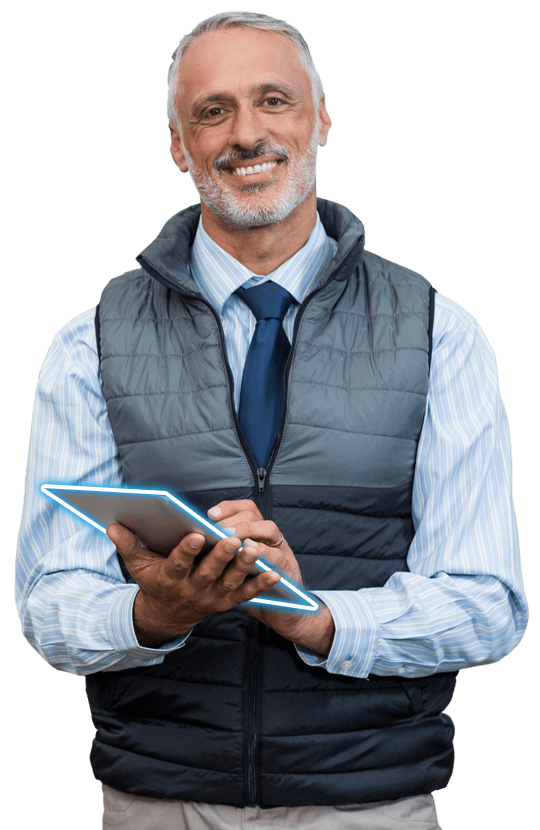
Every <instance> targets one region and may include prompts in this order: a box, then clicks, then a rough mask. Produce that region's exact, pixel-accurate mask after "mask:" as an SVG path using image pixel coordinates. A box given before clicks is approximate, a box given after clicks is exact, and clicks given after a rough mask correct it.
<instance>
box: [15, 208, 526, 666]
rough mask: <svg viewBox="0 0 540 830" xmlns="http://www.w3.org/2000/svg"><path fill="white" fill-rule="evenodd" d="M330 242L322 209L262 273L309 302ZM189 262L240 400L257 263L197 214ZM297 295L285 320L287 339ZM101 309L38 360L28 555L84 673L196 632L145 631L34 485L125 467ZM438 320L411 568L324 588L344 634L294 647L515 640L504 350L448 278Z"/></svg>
mask: <svg viewBox="0 0 540 830" xmlns="http://www.w3.org/2000/svg"><path fill="white" fill-rule="evenodd" d="M335 248H336V244H335V242H333V240H329V239H328V238H327V237H326V235H325V233H324V229H323V228H322V225H321V224H320V222H319V221H318V222H317V225H316V227H315V229H314V231H313V233H312V235H311V237H310V239H309V240H308V243H307V244H306V245H305V246H304V248H302V249H301V251H299V252H298V253H297V254H296V255H295V256H294V257H292V258H291V259H290V260H289V261H288V262H287V263H285V264H284V265H282V266H281V267H280V268H278V269H277V270H276V271H274V272H273V273H272V274H268V275H267V276H266V277H264V278H263V279H272V280H274V281H275V282H278V283H279V284H280V285H283V287H285V288H287V290H288V291H290V293H291V294H292V295H293V296H294V297H295V299H296V300H297V301H298V303H300V302H302V300H303V298H304V297H305V296H306V294H307V293H308V291H309V289H310V287H312V285H313V281H314V279H315V278H316V275H317V273H319V272H322V270H323V269H325V268H326V266H327V265H328V264H329V262H330V260H331V258H332V256H333V255H334V253H335ZM191 268H192V273H193V275H194V277H195V279H196V280H197V281H198V283H199V285H200V288H201V291H202V292H203V294H204V295H205V296H206V298H207V299H208V300H209V301H210V302H211V303H213V305H214V306H215V307H216V309H217V310H218V312H219V313H220V315H221V319H222V321H223V327H224V331H225V340H226V348H227V353H228V357H229V361H230V364H231V368H232V372H233V377H234V386H235V390H234V391H235V400H236V405H237V406H238V396H239V390H240V382H241V376H242V369H243V364H244V360H245V356H246V353H247V349H248V346H249V342H250V339H251V335H252V333H253V330H254V327H255V320H254V317H253V315H252V314H251V312H250V311H249V309H248V308H247V306H246V305H245V304H244V303H242V301H241V300H240V299H239V298H237V297H235V296H234V295H233V294H232V292H233V291H234V290H235V289H236V288H238V287H239V286H240V285H246V287H249V286H250V285H252V284H255V282H256V278H255V279H254V278H253V276H252V275H251V273H250V272H249V271H248V270H247V269H245V268H244V266H242V265H241V264H240V263H238V262H237V261H236V260H234V259H233V257H231V256H230V255H229V254H227V253H226V252H225V251H223V250H222V249H220V248H219V247H218V246H217V245H216V243H214V242H213V240H211V239H210V237H208V235H207V234H206V233H205V231H204V229H203V228H202V225H199V230H198V233H197V237H196V240H195V244H194V247H193V250H192V260H191ZM296 309H297V306H296V305H295V306H294V307H293V308H291V309H290V310H289V312H288V314H287V317H286V319H285V323H284V327H285V331H286V333H287V336H288V337H289V339H291V338H292V327H293V324H294V317H295V314H296ZM94 314H95V311H94V310H91V311H88V312H86V313H84V314H82V315H80V316H79V317H77V318H76V319H75V320H73V321H72V322H71V323H69V324H68V325H67V326H65V327H64V328H63V329H62V331H60V332H59V334H58V335H57V336H56V337H55V339H54V341H53V344H52V346H51V348H50V350H49V353H48V354H47V357H46V359H45V363H44V365H43V369H42V371H41V374H40V378H39V383H38V388H37V392H36V400H35V406H34V417H33V426H32V434H31V438H30V452H29V462H28V471H27V477H26V492H25V500H24V508H23V521H22V525H21V531H20V536H19V547H18V560H17V606H18V610H19V614H20V617H21V621H22V626H23V632H24V634H25V636H26V637H27V638H28V640H29V642H30V643H31V644H32V645H33V646H34V648H36V649H37V651H38V652H39V653H40V654H41V655H42V656H43V657H44V658H45V659H46V660H47V661H48V662H49V663H51V664H52V665H53V666H55V667H56V668H58V669H61V670H63V671H68V672H72V673H75V674H83V675H84V674H90V673H92V672H96V671H100V670H105V671H107V670H110V671H117V670H120V669H125V668H129V667H133V666H148V665H152V664H155V663H160V662H161V661H162V660H163V658H164V656H165V654H167V653H168V652H169V651H172V650H174V649H175V648H179V647H181V645H182V644H183V642H184V641H185V639H186V638H183V639H179V640H175V641H173V642H171V643H168V644H166V645H165V646H163V647H162V648H161V649H150V648H144V647H142V646H140V645H139V644H138V642H137V639H136V637H135V633H134V630H133V624H132V605H133V600H134V597H135V594H136V592H137V590H138V589H137V586H136V585H129V584H126V583H125V582H124V581H123V578H122V575H121V572H120V569H119V566H118V561H117V558H116V554H115V551H114V547H113V545H112V544H111V543H110V542H109V541H108V539H106V538H105V537H104V536H103V535H102V534H101V533H99V532H98V531H94V530H92V528H90V527H88V528H87V527H85V526H82V527H81V523H80V522H79V521H78V520H77V519H76V518H75V517H74V516H72V515H71V514H70V513H69V512H68V511H65V510H62V508H60V507H59V506H58V505H56V504H55V503H54V502H52V501H51V500H50V499H48V498H47V497H46V496H44V495H43V494H42V493H41V492H40V491H39V487H40V486H41V484H42V483H44V482H58V483H66V482H71V483H77V484H94V485H110V486H114V485H118V484H121V483H122V475H121V470H120V463H119V457H118V451H117V448H116V446H115V443H114V439H113V436H112V432H111V429H110V425H109V421H108V417H107V410H106V405H105V402H104V400H103V396H102V392H101V386H100V381H99V369H98V359H97V350H96V339H95V329H94ZM433 334H434V337H433V356H432V369H431V377H430V387H429V393H428V405H427V412H426V418H425V422H424V427H423V431H422V435H421V439H420V444H419V447H418V455H417V465H416V475H415V481H414V490H413V516H414V522H415V529H416V535H415V537H414V540H413V543H412V545H411V548H410V550H409V554H408V559H407V561H408V566H409V572H403V573H396V574H394V575H393V576H392V577H391V578H390V580H389V581H388V582H387V583H386V585H385V586H384V587H382V588H368V589H363V590H360V591H315V592H314V593H315V594H316V595H317V596H319V597H320V599H322V600H323V601H324V602H325V603H326V604H327V605H328V607H329V608H330V611H331V612H332V615H333V618H334V621H335V623H336V635H335V638H334V643H333V645H332V649H331V651H330V654H329V655H328V658H326V659H321V657H320V655H316V654H314V653H312V652H310V651H309V650H308V649H301V648H299V649H298V651H299V653H300V654H301V656H302V659H304V660H305V662H307V663H310V664H317V665H323V666H326V668H327V670H328V671H329V672H332V673H337V674H344V675H349V676H354V677H367V675H368V674H369V673H370V672H372V673H374V674H378V675H395V674H397V675H402V676H405V677H416V676H424V675H427V674H432V673H433V672H437V671H451V670H455V669H460V668H464V667H465V666H470V665H477V664H482V663H490V662H493V661H495V660H498V659H500V658H501V657H503V656H504V655H505V654H507V653H508V652H509V651H511V650H512V648H514V647H515V646H516V645H517V643H518V642H519V640H520V639H521V637H522V635H523V631H524V629H525V626H526V622H527V605H526V601H525V596H524V593H523V584H522V579H521V572H520V566H519V553H518V546H517V532H516V526H515V519H514V512H513V507H512V496H511V469H510V442H509V434H508V425H507V421H506V415H505V412H504V408H503V405H502V402H501V399H500V396H499V392H498V385H497V374H496V365H495V358H494V356H493V353H492V351H491V349H490V347H489V345H488V343H487V341H486V340H485V337H484V335H483V334H482V332H481V330H480V328H479V326H478V324H477V323H476V322H475V320H474V319H473V318H472V317H471V316H470V315H469V314H467V313H466V312H465V311H463V310H462V309H461V308H460V307H459V306H457V305H456V304H455V303H453V302H451V301H450V300H447V299H445V298H444V297H442V296H440V295H439V294H437V295H436V302H435V319H434V333H433ZM188 636H189V635H188Z"/></svg>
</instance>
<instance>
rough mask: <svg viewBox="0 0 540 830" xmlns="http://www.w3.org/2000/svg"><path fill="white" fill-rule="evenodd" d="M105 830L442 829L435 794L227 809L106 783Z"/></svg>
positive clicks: (104, 787)
mask: <svg viewBox="0 0 540 830" xmlns="http://www.w3.org/2000/svg"><path fill="white" fill-rule="evenodd" d="M103 803H104V808H105V809H104V814H103V830H319V829H320V830H398V828H402V830H441V828H440V827H439V824H438V822H437V813H436V812H435V804H434V802H433V796H431V795H417V796H414V797H413V798H401V799H399V800H398V801H378V802H373V803H371V804H353V805H344V806H341V807H272V808H271V809H269V810H261V809H260V807H244V808H238V807H228V806H227V805H224V804H202V803H199V802H195V801H174V800H172V799H171V800H169V799H159V798H146V797H145V796H140V795H128V794H127V793H121V792H118V790H113V789H112V787H107V786H106V785H105V784H104V785H103Z"/></svg>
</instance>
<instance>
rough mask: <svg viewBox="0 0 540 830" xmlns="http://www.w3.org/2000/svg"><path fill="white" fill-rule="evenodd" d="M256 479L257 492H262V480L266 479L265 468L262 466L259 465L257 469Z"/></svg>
mask: <svg viewBox="0 0 540 830" xmlns="http://www.w3.org/2000/svg"><path fill="white" fill-rule="evenodd" d="M257 479H258V481H259V493H262V492H263V491H264V482H265V479H266V470H265V469H264V467H259V469H258V470H257Z"/></svg>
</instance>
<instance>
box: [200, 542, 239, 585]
mask: <svg viewBox="0 0 540 830" xmlns="http://www.w3.org/2000/svg"><path fill="white" fill-rule="evenodd" d="M241 546H242V542H241V540H240V539H239V538H238V537H237V536H231V537H230V538H228V539H222V540H221V541H220V542H218V543H217V545H215V546H214V547H213V548H212V550H211V551H210V552H209V553H207V555H206V556H205V557H204V559H201V561H200V562H198V563H197V565H196V566H195V568H194V570H193V572H192V575H191V576H192V579H193V581H194V583H195V584H197V583H198V584H199V585H200V586H201V588H204V587H206V586H208V585H212V584H214V583H216V582H217V581H218V579H219V578H220V577H221V575H222V574H223V571H224V570H225V568H226V567H227V565H228V564H229V562H231V561H232V560H233V559H234V558H235V556H236V554H237V553H238V551H239V549H240V547H241Z"/></svg>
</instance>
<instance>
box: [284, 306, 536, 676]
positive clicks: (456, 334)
mask: <svg viewBox="0 0 540 830" xmlns="http://www.w3.org/2000/svg"><path fill="white" fill-rule="evenodd" d="M433 334H434V336H433V354H432V361H431V375H430V385H429V391H428V397H427V408H426V415H425V420H424V425H423V429H422V434H421V436H420V441H419V445H418V452H417V462H416V471H415V479H414V486H413V498H412V512H413V521H414V527H415V536H414V538H413V541H412V544H411V546H410V548H409V552H408V555H407V565H408V568H409V571H408V572H407V571H404V572H397V573H395V574H393V575H392V576H391V577H390V579H389V580H388V581H387V582H386V584H385V585H384V586H383V587H380V588H365V589H360V590H359V591H313V592H312V593H314V594H315V595H316V596H317V597H319V598H320V599H321V600H322V601H323V602H324V603H325V604H326V605H327V606H328V608H329V609H330V612H331V613H332V616H333V618H334V622H335V626H336V634H335V637H334V641H333V644H332V648H331V651H330V653H329V655H328V657H327V658H323V657H322V656H321V655H317V654H315V653H314V652H311V651H309V650H308V649H302V648H300V647H298V648H297V650H298V653H299V654H300V656H301V657H302V659H303V660H304V662H306V663H308V664H310V665H319V666H323V667H326V669H327V671H329V672H331V673H335V674H342V675H349V676H353V677H367V676H368V674H370V673H372V674H376V675H383V676H388V675H395V674H398V675H401V676H404V677H422V676H425V675H430V674H433V673H435V672H445V671H456V670H459V669H462V668H465V667H467V666H474V665H482V664H485V663H492V662H495V661H496V660H499V659H501V658H502V657H504V656H505V655H506V654H508V653H509V652H510V651H511V650H512V649H513V648H514V647H515V646H516V645H517V644H518V642H519V641H520V639H521V637H522V636H523V632H524V630H525V626H526V624H527V604H526V600H525V595H524V591H523V583H522V578H521V570H520V563H519V551H518V541H517V530H516V523H515V517H514V510H513V505H512V488H511V456H510V439H509V431H508V423H507V419H506V414H505V411H504V407H503V404H502V401H501V398H500V395H499V390H498V382H497V367H496V363H495V357H494V355H493V352H492V350H491V348H490V346H489V344H488V343H487V341H486V338H485V337H484V335H483V333H482V331H481V329H480V327H479V326H478V324H477V323H476V321H475V320H474V319H473V318H472V317H471V316H470V315H469V314H467V313H466V312H465V311H464V310H463V309H461V308H460V307H459V306H458V305H456V304H455V303H453V302H451V301H450V300H448V299H446V298H445V297H441V296H440V295H439V294H437V295H436V304H435V319H434V332H433Z"/></svg>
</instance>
